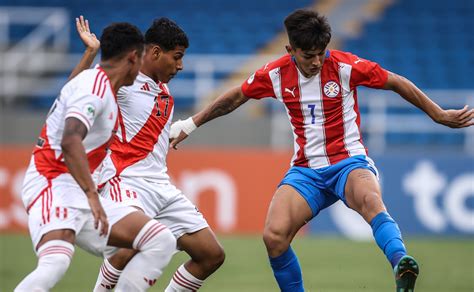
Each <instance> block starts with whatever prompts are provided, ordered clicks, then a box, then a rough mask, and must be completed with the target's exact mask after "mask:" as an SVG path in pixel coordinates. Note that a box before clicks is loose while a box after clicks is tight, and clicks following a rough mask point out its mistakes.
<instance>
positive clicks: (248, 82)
mask: <svg viewBox="0 0 474 292" xmlns="http://www.w3.org/2000/svg"><path fill="white" fill-rule="evenodd" d="M254 79H255V73H253V74H252V75H250V77H249V79H247V84H249V85H250V84H252V82H253V80H254Z"/></svg>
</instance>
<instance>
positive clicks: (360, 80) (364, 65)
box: [351, 55, 388, 88]
mask: <svg viewBox="0 0 474 292" xmlns="http://www.w3.org/2000/svg"><path fill="white" fill-rule="evenodd" d="M351 59H353V60H352V72H351V87H356V86H359V85H361V86H367V87H370V88H382V87H383V86H384V85H385V83H386V82H387V78H388V72H387V70H385V69H383V68H382V67H381V66H380V65H379V64H377V63H375V62H372V61H369V60H365V59H362V58H359V57H357V56H355V55H351Z"/></svg>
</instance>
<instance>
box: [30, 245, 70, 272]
mask: <svg viewBox="0 0 474 292" xmlns="http://www.w3.org/2000/svg"><path fill="white" fill-rule="evenodd" d="M73 255H74V245H72V244H71V243H69V242H66V241H63V240H51V241H48V242H47V243H45V244H43V245H42V246H41V247H40V248H39V250H38V258H39V259H38V266H42V267H45V268H47V269H48V271H50V272H51V273H55V274H61V275H62V274H64V273H65V272H66V270H67V269H68V267H69V264H70V263H71V259H72V256H73Z"/></svg>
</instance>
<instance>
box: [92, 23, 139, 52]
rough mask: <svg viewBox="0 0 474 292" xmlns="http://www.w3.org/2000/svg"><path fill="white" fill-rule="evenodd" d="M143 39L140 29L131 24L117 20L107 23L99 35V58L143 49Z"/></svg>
mask: <svg viewBox="0 0 474 292" xmlns="http://www.w3.org/2000/svg"><path fill="white" fill-rule="evenodd" d="M144 44H145V40H144V38H143V34H142V33H141V31H140V30H139V29H138V28H137V27H136V26H135V25H133V24H130V23H127V22H117V23H112V24H110V25H108V26H107V27H106V28H104V30H103V31H102V36H101V37H100V50H101V60H103V61H106V60H109V59H112V58H116V57H120V56H122V55H123V54H124V53H128V52H130V51H132V50H137V51H138V52H139V53H140V54H141V52H142V51H143V47H144Z"/></svg>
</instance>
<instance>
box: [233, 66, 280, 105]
mask: <svg viewBox="0 0 474 292" xmlns="http://www.w3.org/2000/svg"><path fill="white" fill-rule="evenodd" d="M241 89H242V93H243V94H244V95H245V96H246V97H248V98H253V99H262V98H265V97H273V98H275V92H274V90H273V84H272V81H271V79H270V75H269V74H268V71H266V70H265V68H262V69H259V70H258V71H257V72H255V73H254V74H252V75H250V77H249V78H248V79H247V80H246V81H245V82H244V83H243V84H242V86H241Z"/></svg>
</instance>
